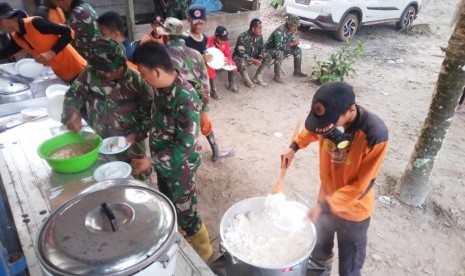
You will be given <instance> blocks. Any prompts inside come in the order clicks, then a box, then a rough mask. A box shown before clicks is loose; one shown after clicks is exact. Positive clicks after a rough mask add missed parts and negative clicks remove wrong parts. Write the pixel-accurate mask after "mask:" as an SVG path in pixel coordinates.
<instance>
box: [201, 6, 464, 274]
mask: <svg viewBox="0 0 465 276" xmlns="http://www.w3.org/2000/svg"><path fill="white" fill-rule="evenodd" d="M457 2H458V0H444V1H432V0H424V1H423V6H422V9H421V12H420V14H419V17H418V19H417V20H416V21H415V24H428V25H429V29H428V28H423V31H417V32H415V33H414V34H410V35H407V34H404V33H400V32H397V31H396V29H395V25H394V24H386V25H378V26H367V27H363V28H361V29H360V30H359V33H358V35H357V36H356V39H355V40H356V41H364V42H365V45H366V52H367V58H366V59H365V60H363V61H361V62H360V63H358V64H357V65H356V67H355V69H356V71H357V75H356V76H354V77H350V78H347V79H346V81H347V82H349V83H350V84H351V85H353V86H354V87H355V91H356V95H357V100H358V103H359V104H361V105H363V106H365V107H366V108H368V109H369V110H371V111H374V112H375V113H377V114H378V115H380V116H381V117H382V118H383V119H384V121H385V122H386V124H387V126H388V127H389V130H390V145H389V151H388V153H387V156H386V158H385V160H384V164H383V166H382V168H381V171H380V173H379V176H378V178H377V187H376V188H377V189H376V192H377V196H388V197H389V198H390V199H391V202H390V203H389V204H385V203H382V202H380V201H377V205H376V211H375V213H374V215H373V217H372V221H371V226H370V229H369V244H368V249H367V258H366V262H365V265H364V268H363V274H364V275H465V250H464V249H465V200H464V198H465V180H464V174H465V172H464V170H462V166H464V165H465V164H464V162H465V161H464V159H463V156H464V153H465V150H464V147H462V145H463V144H464V143H465V137H464V134H465V130H464V128H463V125H464V124H465V113H457V114H456V115H455V117H454V120H453V123H452V125H451V127H450V130H449V133H448V136H447V137H446V139H445V140H444V143H443V146H442V149H441V151H440V154H439V156H438V159H437V160H436V162H435V168H434V170H433V173H432V176H431V179H430V183H429V197H428V199H427V202H426V204H425V205H424V206H422V207H421V208H419V207H417V208H414V207H408V206H405V205H403V204H401V203H400V202H399V201H398V200H397V199H396V198H395V196H394V189H395V186H396V184H397V181H398V179H399V178H400V176H401V175H402V172H403V170H404V168H405V166H406V164H407V162H408V159H409V157H410V154H411V152H412V150H413V146H414V143H415V141H416V139H417V136H418V134H419V132H420V127H421V124H422V122H423V120H424V118H425V117H426V114H427V111H428V108H429V103H430V101H431V96H432V93H433V91H434V87H435V83H436V80H437V77H438V73H439V70H440V66H441V63H442V61H443V58H444V54H443V52H442V51H441V50H440V46H447V43H448V40H449V37H450V34H451V32H452V24H453V22H452V20H453V13H454V12H453V11H455V10H456V5H457ZM261 11H262V13H261V19H262V20H263V21H264V37H265V39H266V38H267V37H268V35H269V34H270V33H271V32H272V31H273V30H274V28H276V27H277V26H278V25H279V24H280V23H281V22H282V21H283V16H282V14H283V10H282V9H281V10H278V11H274V10H272V9H271V8H269V7H268V3H267V2H264V3H262V10H261ZM298 35H299V36H300V38H301V42H302V44H303V48H304V50H303V56H304V69H305V72H306V73H310V72H311V70H312V69H313V66H314V65H315V62H314V60H313V55H317V56H318V58H319V59H325V58H327V57H328V56H329V55H330V54H331V53H333V52H335V51H337V50H338V49H339V48H340V47H341V46H342V44H341V43H340V42H337V41H335V40H334V39H333V37H332V36H331V35H330V34H328V33H324V32H322V31H318V30H310V31H306V32H300V33H299V34H298ZM283 68H284V70H285V71H286V73H287V75H286V76H284V80H285V82H286V83H285V84H278V83H275V82H273V81H272V77H273V72H272V71H273V70H272V67H271V68H269V69H268V70H267V72H266V73H265V78H264V79H265V81H267V82H268V83H269V85H268V87H265V88H264V87H256V88H255V89H248V88H246V87H245V86H244V85H243V84H242V82H241V79H240V78H239V84H240V89H241V92H240V93H239V94H234V93H232V92H229V91H227V90H226V89H225V88H224V85H225V83H226V79H227V75H226V73H224V72H223V73H220V74H219V77H218V80H217V82H218V84H217V86H218V87H220V90H219V93H220V94H221V96H222V99H220V100H218V101H214V100H212V103H211V111H210V116H211V118H212V120H213V123H214V130H215V134H216V137H217V140H218V142H219V145H220V148H221V149H222V150H227V149H230V148H233V149H234V150H235V151H236V154H235V156H233V157H230V158H228V159H223V160H221V162H219V163H217V164H212V162H211V161H210V154H211V151H210V148H209V146H208V144H207V141H206V139H205V138H204V137H202V138H201V143H202V146H203V150H202V155H203V158H204V160H203V164H202V166H201V168H200V169H199V172H198V194H199V196H200V199H199V202H200V203H199V204H200V212H201V214H202V216H203V218H204V220H205V221H206V224H207V226H208V228H209V229H210V233H211V237H212V239H213V242H214V243H215V244H217V243H218V241H219V237H218V236H219V226H220V221H221V218H222V215H223V213H224V212H225V211H226V210H227V209H228V208H229V207H230V206H231V205H233V204H234V203H235V202H237V201H240V200H242V199H245V198H248V197H255V196H266V195H267V194H268V193H269V192H270V191H271V187H272V186H273V184H274V183H275V182H276V180H277V178H278V175H279V171H280V167H279V166H280V160H279V155H280V153H281V152H282V151H283V150H284V149H286V147H287V146H288V145H289V141H290V139H291V135H292V132H293V129H294V125H295V122H296V120H297V119H299V118H300V119H302V120H305V117H306V115H307V113H308V111H309V109H310V102H311V98H312V96H313V94H314V93H315V91H316V90H317V89H318V85H316V84H315V83H313V82H312V81H311V80H310V78H295V77H293V76H292V59H288V60H286V61H285V62H284V65H283ZM249 69H250V72H251V74H253V73H254V71H252V70H255V69H253V68H249ZM280 134H282V136H281V137H280ZM317 156H318V155H317V147H316V145H311V146H310V147H308V148H307V149H305V150H301V151H299V152H298V154H297V155H296V159H295V160H294V163H293V165H292V167H291V169H290V170H289V171H288V174H287V178H286V185H285V190H284V192H285V194H286V196H287V197H288V198H290V199H296V200H299V201H303V200H305V201H307V202H309V204H310V205H314V204H315V203H316V198H317V194H318V189H319V176H318V157H317ZM333 268H334V269H333V274H334V275H337V257H336V258H335V260H334V264H333Z"/></svg>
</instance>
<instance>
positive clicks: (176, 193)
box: [131, 19, 213, 261]
mask: <svg viewBox="0 0 465 276" xmlns="http://www.w3.org/2000/svg"><path fill="white" fill-rule="evenodd" d="M167 21H168V19H167ZM134 61H135V62H136V63H137V65H138V69H139V71H140V72H141V75H142V76H143V78H144V79H145V80H146V81H147V82H148V83H149V85H150V86H152V87H153V88H155V92H154V94H155V96H154V109H153V114H152V129H151V131H150V142H149V144H150V152H151V158H144V159H137V160H133V161H132V163H131V164H132V166H133V168H134V172H137V173H139V172H144V171H149V170H150V169H151V168H152V167H153V168H154V169H155V171H156V172H157V180H158V188H159V190H160V192H162V193H163V194H164V195H166V196H167V197H168V198H169V199H170V200H171V201H172V202H173V204H174V205H175V207H176V213H177V219H178V224H179V227H180V228H181V230H182V232H184V233H183V234H185V235H186V238H187V239H188V240H189V241H190V242H191V243H192V246H193V248H194V249H195V250H196V251H197V253H198V254H199V255H200V257H202V259H203V260H205V261H206V260H208V259H209V258H210V257H211V256H212V254H213V248H212V246H211V244H210V239H209V236H208V231H207V228H206V227H205V224H204V223H203V222H202V219H201V217H200V215H199V213H198V212H197V195H196V193H195V190H196V185H197V184H196V181H195V174H196V171H197V169H198V167H199V166H200V163H201V156H200V153H199V151H198V148H199V145H198V137H199V129H200V127H199V124H200V123H199V120H200V112H201V108H202V101H201V100H200V98H199V95H198V93H197V91H195V90H194V88H193V87H192V85H191V84H190V83H189V82H188V81H186V80H185V79H184V78H183V77H182V76H181V75H180V74H179V73H178V72H177V71H176V70H175V68H174V66H173V63H172V62H171V59H170V56H169V55H168V52H167V51H166V49H165V48H164V47H163V45H161V44H159V43H157V42H153V41H149V42H146V43H143V44H141V45H140V46H139V47H138V48H137V49H136V51H135V52H134Z"/></svg>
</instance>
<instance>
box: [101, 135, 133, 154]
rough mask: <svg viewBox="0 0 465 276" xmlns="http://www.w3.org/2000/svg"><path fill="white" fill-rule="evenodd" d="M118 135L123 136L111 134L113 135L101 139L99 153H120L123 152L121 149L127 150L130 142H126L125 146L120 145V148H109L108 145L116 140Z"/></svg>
mask: <svg viewBox="0 0 465 276" xmlns="http://www.w3.org/2000/svg"><path fill="white" fill-rule="evenodd" d="M120 137H123V136H113V137H108V138H105V139H104V140H103V142H102V146H101V147H100V153H103V154H117V153H120V152H123V151H125V150H127V149H128V148H129V146H130V144H128V143H126V146H124V147H121V148H116V149H114V150H111V149H110V148H109V145H110V144H111V143H114V142H115V141H117V140H118V139H119V138H120ZM123 138H124V137H123ZM124 139H126V138H124Z"/></svg>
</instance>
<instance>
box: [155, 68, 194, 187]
mask: <svg viewBox="0 0 465 276" xmlns="http://www.w3.org/2000/svg"><path fill="white" fill-rule="evenodd" d="M201 105H202V103H201V101H200V98H199V96H198V94H197V92H196V91H195V90H194V89H193V87H192V85H190V83H189V82H187V81H186V80H184V79H183V78H182V76H178V79H177V80H176V81H175V82H173V84H171V85H170V86H169V87H168V88H164V89H157V90H155V91H154V111H153V113H152V129H151V131H150V140H149V145H150V152H151V154H152V164H153V166H154V168H155V170H156V172H157V173H158V174H161V175H162V176H163V177H167V178H170V179H171V180H174V181H176V180H178V179H179V177H182V176H183V175H189V173H188V172H189V171H190V170H194V169H196V168H197V167H198V166H199V165H200V162H201V157H200V153H199V152H198V149H197V147H198V137H199V130H200V123H199V120H200V109H201Z"/></svg>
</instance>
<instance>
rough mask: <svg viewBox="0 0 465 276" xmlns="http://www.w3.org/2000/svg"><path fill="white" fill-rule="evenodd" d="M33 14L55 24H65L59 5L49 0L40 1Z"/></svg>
mask: <svg viewBox="0 0 465 276" xmlns="http://www.w3.org/2000/svg"><path fill="white" fill-rule="evenodd" d="M34 15H35V16H40V17H42V18H43V19H45V20H48V21H50V22H53V23H57V24H65V22H66V18H65V14H64V12H63V10H62V9H61V8H60V7H57V6H55V5H53V4H52V3H51V2H50V1H49V0H43V1H41V3H40V5H39V6H38V7H37V9H36V11H35V12H34Z"/></svg>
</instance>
